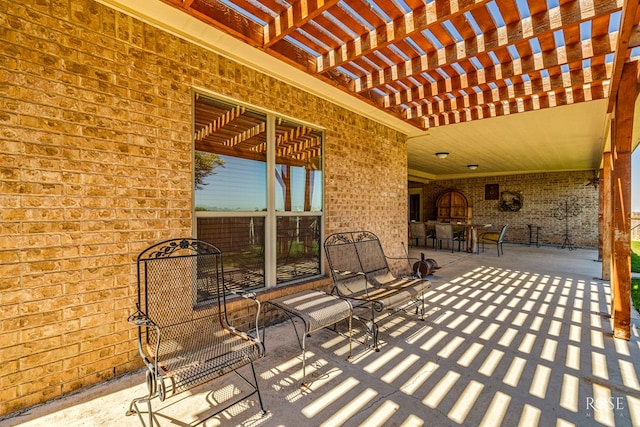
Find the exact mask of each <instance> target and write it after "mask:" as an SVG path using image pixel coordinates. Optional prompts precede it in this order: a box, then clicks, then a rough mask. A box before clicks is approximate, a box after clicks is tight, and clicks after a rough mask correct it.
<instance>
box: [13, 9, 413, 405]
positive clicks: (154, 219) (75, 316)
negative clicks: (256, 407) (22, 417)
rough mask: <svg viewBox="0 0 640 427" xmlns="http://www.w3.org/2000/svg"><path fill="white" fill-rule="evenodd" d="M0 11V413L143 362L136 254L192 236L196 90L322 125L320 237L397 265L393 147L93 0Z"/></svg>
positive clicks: (366, 126) (394, 139)
mask: <svg viewBox="0 0 640 427" xmlns="http://www.w3.org/2000/svg"><path fill="white" fill-rule="evenodd" d="M0 7H1V9H2V10H3V13H2V14H0V31H1V33H2V35H1V37H2V40H3V41H2V43H0V205H1V207H2V210H1V211H0V218H1V222H0V291H1V293H0V302H1V304H2V311H1V313H2V314H0V316H1V317H0V360H2V362H3V363H2V364H1V365H0V416H2V415H6V414H8V413H11V412H13V411H16V410H19V409H22V408H25V407H28V406H30V405H34V404H37V403H40V402H43V401H45V400H47V399H50V398H54V397H57V396H60V395H62V394H65V393H68V392H71V391H74V390H77V389H79V388H82V387H85V386H88V385H91V384H94V383H97V382H100V381H103V380H105V379H107V378H111V377H114V376H116V375H119V374H122V373H124V372H127V371H130V370H132V369H135V368H137V367H139V366H141V364H140V361H139V355H138V352H137V348H136V347H135V341H134V339H135V329H134V328H132V327H131V326H129V325H128V323H127V322H126V318H127V316H128V314H129V313H130V312H131V311H132V307H133V302H134V295H135V292H136V283H135V258H136V255H137V254H138V253H139V252H140V251H141V250H142V249H144V248H145V247H147V246H148V245H149V244H151V243H153V242H156V241H158V240H161V239H166V238H171V237H176V236H188V235H191V232H192V225H193V212H192V208H191V206H192V191H193V189H192V185H193V184H192V148H191V147H192V136H191V129H192V117H191V114H192V113H191V111H192V90H193V87H200V88H208V89H211V90H212V91H215V92H218V93H220V94H223V95H226V96H230V97H233V98H236V99H239V100H242V101H243V102H247V103H250V104H253V105H256V106H258V107H264V108H268V109H270V110H272V111H275V112H280V113H283V114H286V115H289V116H294V117H296V118H299V119H302V120H305V121H308V122H311V123H314V124H316V125H319V126H322V127H325V128H326V155H325V208H326V220H325V228H326V232H327V233H330V232H333V231H337V230H345V229H369V230H371V231H373V232H375V233H377V234H378V235H379V236H380V238H381V240H382V241H383V244H384V245H385V246H386V247H388V248H389V253H390V254H392V255H393V254H395V255H399V254H401V253H402V248H401V246H400V242H401V241H406V189H407V183H406V144H405V139H404V136H403V135H400V134H398V133H397V132H395V131H393V130H390V129H388V128H385V127H383V126H381V125H379V124H376V123H373V122H371V121H369V120H367V119H365V118H363V117H360V116H357V115H355V114H352V113H350V112H349V111H346V110H345V109H343V108H341V107H339V106H336V105H333V104H330V103H328V102H326V101H323V100H321V99H319V98H317V97H315V96H312V95H310V94H308V93H305V92H303V91H300V90H298V89H296V88H294V87H291V86H288V85H286V84H283V83H282V82H280V81H278V80H275V79H273V78H271V77H269V76H266V75H264V74H260V73H259V72H257V71H255V70H252V69H248V68H245V67H242V66H240V65H238V64H237V63H234V62H233V61H231V60H229V59H226V58H224V57H221V56H218V55H216V54H214V53H212V52H210V51H207V50H205V49H203V48H201V47H199V46H196V45H194V44H191V43H189V42H187V41H185V40H182V39H179V38H177V37H175V36H172V35H169V34H167V33H163V32H162V31H160V30H158V29H156V28H154V27H151V26H149V25H146V24H143V23H142V22H140V21H137V20H135V19H133V18H131V17H129V16H127V15H125V14H122V13H120V12H116V11H114V10H112V9H109V8H107V7H105V6H103V5H100V4H97V3H95V2H93V1H90V0H73V1H71V0H63V1H55V2H49V1H39V0H24V1H20V2H15V1H8V0H0ZM319 285H320V286H324V287H326V285H327V283H326V280H324V281H321V282H320V283H319ZM271 293H273V292H271ZM238 308H239V312H238V314H237V315H236V316H234V318H250V317H251V315H250V314H249V313H248V312H246V313H245V311H246V310H245V305H243V304H240V303H238ZM241 321H242V319H241Z"/></svg>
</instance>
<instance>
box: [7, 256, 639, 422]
mask: <svg viewBox="0 0 640 427" xmlns="http://www.w3.org/2000/svg"><path fill="white" fill-rule="evenodd" d="M505 246H507V249H506V250H505V252H504V256H500V257H498V256H497V255H496V253H495V252H494V251H487V252H485V253H480V254H470V253H466V252H454V253H450V252H447V251H433V250H430V249H429V250H426V251H425V250H424V249H423V248H412V249H411V254H410V255H411V256H415V257H416V258H419V257H420V253H421V252H426V256H427V257H429V258H434V259H435V260H437V262H438V264H439V265H440V266H441V267H442V268H441V269H439V270H437V271H436V272H435V274H433V275H431V276H429V280H430V281H431V288H430V289H429V290H427V291H425V310H426V313H425V321H420V320H419V319H418V318H417V317H415V316H409V315H405V314H399V315H397V316H392V317H388V318H386V319H384V320H382V321H381V322H380V329H381V334H380V352H375V351H373V350H372V349H370V348H368V347H366V346H364V345H362V344H360V343H357V342H355V341H354V343H353V357H352V359H351V360H347V357H348V354H349V340H348V337H347V336H345V335H344V334H336V333H335V332H333V331H331V330H328V329H323V330H320V331H318V332H316V333H314V334H313V335H312V336H311V337H309V338H308V340H310V341H311V343H312V345H310V346H308V351H307V354H306V357H307V367H306V370H307V377H308V378H307V382H308V383H309V385H308V386H307V387H301V386H300V383H301V380H302V368H301V365H300V360H301V359H300V357H301V356H300V351H299V346H298V342H297V340H296V337H295V335H294V334H293V333H292V332H291V329H292V328H291V326H290V324H288V322H283V323H280V324H278V325H273V326H269V327H268V330H267V335H268V336H271V337H276V336H277V337H278V339H277V340H273V339H271V340H268V341H267V343H266V357H265V358H263V359H260V360H258V361H256V363H255V367H256V372H257V375H258V381H260V388H261V391H262V397H263V400H264V407H265V409H266V411H267V414H266V415H264V416H263V415H261V414H260V404H259V402H258V398H257V396H253V398H250V399H247V400H245V401H243V402H242V403H240V404H238V405H236V406H234V407H232V408H230V409H228V410H226V411H224V412H222V413H221V414H219V415H217V416H216V417H213V418H209V419H206V418H207V417H208V416H209V415H210V414H213V413H215V412H216V406H223V404H224V402H225V401H227V400H229V401H230V400H232V399H234V397H235V396H236V395H238V394H239V393H240V391H239V390H238V389H237V388H236V387H237V386H238V384H237V382H235V381H232V380H233V377H229V378H221V379H220V380H216V381H214V382H211V383H207V384H204V385H202V386H199V387H197V388H195V389H193V390H192V391H191V392H186V393H184V397H180V398H178V399H172V400H169V401H165V402H162V403H159V402H157V401H154V402H153V405H154V414H155V417H156V421H158V422H159V423H160V425H163V426H169V425H182V426H188V425H196V424H199V425H203V426H218V425H224V426H227V425H229V426H235V425H243V426H279V425H282V426H295V425H310V426H311V425H313V426H320V425H327V426H360V425H365V426H378V425H379V426H382V425H402V426H421V425H425V426H427V425H428V426H444V425H447V426H449V425H485V426H492V425H509V426H516V425H526V426H536V425H537V426H551V425H554V426H592V425H593V426H600V425H603V426H616V425H617V426H631V425H640V372H639V371H640V367H639V364H638V361H639V360H640V337H639V333H638V327H640V318H639V317H638V315H637V313H636V312H635V310H633V309H632V322H633V325H632V329H631V330H632V337H631V340H630V341H624V340H617V339H616V340H614V339H613V338H612V327H611V322H610V319H609V317H608V313H607V310H608V304H609V300H610V296H611V295H610V289H609V284H608V282H603V281H601V280H599V279H597V278H596V277H598V276H599V275H600V271H601V265H600V263H599V262H596V258H597V252H596V251H595V250H592V249H576V250H573V251H569V250H566V249H564V250H563V249H559V248H558V247H556V246H541V247H539V248H536V247H535V246H530V247H529V246H526V245H516V244H505ZM358 327H359V325H357V324H354V334H355V336H356V338H357V337H358V335H359V334H360V336H361V334H362V333H363V331H362V330H360V331H358V330H357V328H358ZM144 382H145V381H144V372H143V371H142V370H141V371H139V372H137V373H135V374H131V375H127V376H125V377H121V378H119V379H117V380H114V381H109V382H106V383H103V384H100V385H98V386H94V387H91V388H88V389H85V390H83V391H81V392H79V393H77V394H74V395H71V396H67V397H65V398H62V399H57V400H54V401H51V402H49V403H47V404H45V405H42V406H39V407H36V408H32V409H31V410H29V411H28V412H25V413H22V414H17V415H15V416H14V417H12V418H9V419H5V420H2V421H0V427H6V426H15V425H21V426H42V425H47V426H55V425H64V426H65V427H70V426H76V425H92V426H112V425H118V426H138V425H139V421H138V419H137V417H126V416H125V412H126V410H127V408H128V405H129V401H130V399H131V396H133V395H139V394H141V393H144V391H145V390H146V385H145V384H144ZM194 395H197V396H194ZM205 419H206V420H205ZM203 420H205V421H203Z"/></svg>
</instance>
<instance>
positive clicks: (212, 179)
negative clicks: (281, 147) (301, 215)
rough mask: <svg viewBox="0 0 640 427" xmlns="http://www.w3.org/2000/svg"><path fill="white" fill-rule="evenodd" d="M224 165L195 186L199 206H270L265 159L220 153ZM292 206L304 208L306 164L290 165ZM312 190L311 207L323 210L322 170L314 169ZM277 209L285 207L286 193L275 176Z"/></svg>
mask: <svg viewBox="0 0 640 427" xmlns="http://www.w3.org/2000/svg"><path fill="white" fill-rule="evenodd" d="M220 158H221V159H223V160H224V162H225V164H224V167H221V166H219V167H216V168H215V169H214V172H215V173H214V174H211V175H209V176H207V177H206V178H204V179H203V182H204V183H205V184H206V185H205V186H204V187H203V188H202V189H201V190H196V192H195V197H196V208H198V209H202V208H205V209H206V210H208V211H217V212H225V211H246V212H255V211H263V210H265V209H266V208H267V184H266V174H267V172H266V171H267V166H266V163H265V162H261V161H256V160H248V159H242V158H239V157H229V156H222V155H221V156H220ZM290 171H291V210H292V211H304V195H305V181H306V175H305V168H303V167H290ZM311 179H312V180H313V186H312V188H313V194H312V197H311V210H312V211H316V212H320V211H322V171H312V172H311ZM276 209H277V210H279V211H283V210H284V195H283V189H282V186H281V184H280V183H279V182H278V180H276Z"/></svg>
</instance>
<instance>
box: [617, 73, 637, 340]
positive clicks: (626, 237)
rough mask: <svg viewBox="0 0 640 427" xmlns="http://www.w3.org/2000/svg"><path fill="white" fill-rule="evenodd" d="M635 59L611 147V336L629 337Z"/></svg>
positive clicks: (623, 86) (622, 90)
mask: <svg viewBox="0 0 640 427" xmlns="http://www.w3.org/2000/svg"><path fill="white" fill-rule="evenodd" d="M637 70H638V66H637V62H627V63H625V64H624V67H623V69H622V76H621V78H620V87H619V90H618V97H617V99H616V105H615V119H614V129H613V130H614V132H613V140H612V148H613V150H612V151H613V153H612V154H613V171H612V174H611V178H612V181H613V188H612V189H613V192H612V196H613V259H612V277H611V293H612V301H611V311H612V315H613V336H614V337H616V338H622V339H626V340H628V339H629V338H630V337H631V257H630V253H631V146H632V143H631V138H632V133H633V115H634V108H635V101H636V96H637Z"/></svg>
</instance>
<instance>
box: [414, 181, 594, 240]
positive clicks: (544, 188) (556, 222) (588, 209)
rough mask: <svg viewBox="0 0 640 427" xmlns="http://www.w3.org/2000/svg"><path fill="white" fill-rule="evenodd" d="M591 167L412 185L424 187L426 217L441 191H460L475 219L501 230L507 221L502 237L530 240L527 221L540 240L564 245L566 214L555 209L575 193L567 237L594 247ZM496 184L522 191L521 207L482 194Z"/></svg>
mask: <svg viewBox="0 0 640 427" xmlns="http://www.w3.org/2000/svg"><path fill="white" fill-rule="evenodd" d="M592 176H593V172H591V171H578V172H546V173H534V174H522V175H507V176H498V177H482V178H473V179H457V180H449V181H434V182H432V183H430V184H419V183H411V187H412V188H418V187H423V188H424V194H425V197H424V199H425V200H424V218H427V219H435V218H436V208H435V205H436V200H437V198H438V196H439V195H440V194H442V193H443V192H445V191H448V190H451V189H455V190H458V191H462V192H463V193H464V194H465V195H466V196H467V198H468V199H469V202H470V203H471V204H472V205H473V218H472V222H473V223H474V224H492V226H493V229H495V230H499V229H500V227H501V226H502V225H503V224H509V228H508V231H507V234H506V237H505V240H506V241H509V242H517V243H528V242H529V229H528V227H527V224H534V225H538V226H540V227H542V228H541V230H540V243H542V244H550V245H562V244H563V242H564V236H565V231H566V224H565V221H564V220H561V219H558V218H557V217H556V216H555V212H556V211H558V210H560V211H561V212H564V211H565V201H567V200H568V198H569V197H571V196H577V202H578V203H577V207H576V206H574V205H573V204H572V205H570V206H569V207H570V208H571V209H570V210H573V211H574V213H576V214H577V215H576V216H570V217H569V221H568V225H569V232H570V241H571V243H572V244H573V245H576V246H585V247H597V245H598V191H597V190H596V189H595V188H594V187H593V186H587V185H586V184H587V183H588V180H589V178H591V177H592ZM486 184H498V185H499V191H500V192H502V191H512V192H518V193H521V195H522V201H523V204H522V208H521V209H520V210H519V211H517V212H510V211H507V212H504V211H501V210H500V209H499V202H498V200H485V185H486Z"/></svg>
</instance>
